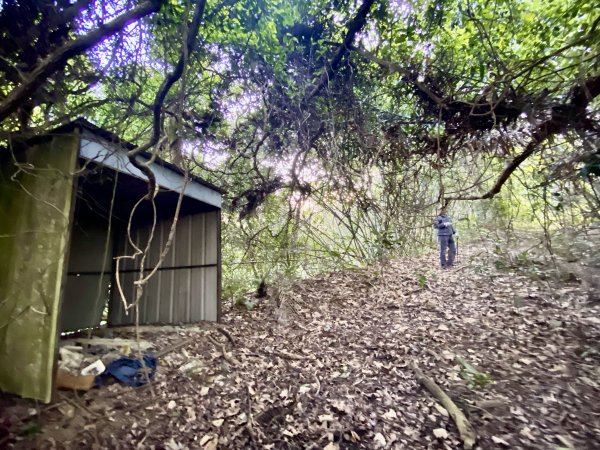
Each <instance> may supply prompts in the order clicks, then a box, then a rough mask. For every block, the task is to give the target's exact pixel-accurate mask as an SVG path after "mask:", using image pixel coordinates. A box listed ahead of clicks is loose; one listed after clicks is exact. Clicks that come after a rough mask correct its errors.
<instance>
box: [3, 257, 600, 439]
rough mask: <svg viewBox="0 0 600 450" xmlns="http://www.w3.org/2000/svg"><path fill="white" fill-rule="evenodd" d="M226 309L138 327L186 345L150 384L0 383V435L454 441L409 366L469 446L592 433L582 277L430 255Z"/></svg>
mask: <svg viewBox="0 0 600 450" xmlns="http://www.w3.org/2000/svg"><path fill="white" fill-rule="evenodd" d="M224 309H225V314H224V317H223V323H222V324H221V325H220V326H221V328H222V330H225V331H224V332H222V331H219V330H218V329H217V327H216V326H215V325H213V324H198V325H194V326H187V327H145V328H143V329H142V333H141V335H142V338H143V339H147V340H150V341H152V342H154V343H155V345H156V347H157V349H158V350H159V351H160V350H161V349H169V348H171V347H172V346H174V345H176V344H178V343H182V342H183V343H184V344H185V345H183V346H182V347H180V348H178V349H176V350H173V351H171V352H170V353H167V354H166V355H165V356H163V357H162V358H160V361H159V369H158V372H157V375H156V377H155V379H154V381H153V382H152V383H151V384H150V385H148V386H145V387H142V388H138V389H132V388H129V387H126V386H123V385H120V384H112V385H110V386H106V387H103V388H101V389H93V390H91V391H89V392H86V393H75V392H61V394H60V396H59V397H58V399H57V402H56V403H54V404H52V405H36V404H35V403H34V402H31V401H25V400H21V399H16V398H14V397H10V396H6V395H5V396H2V397H0V408H2V414H1V418H0V447H7V448H19V449H23V448H36V449H50V448H60V449H62V448H68V449H75V448H82V449H100V448H115V449H116V448H126V449H130V448H154V449H169V450H173V449H207V450H210V449H217V448H218V449H248V448H262V449H301V448H303V449H304V448H305V449H327V450H333V449H338V448H340V449H377V448H392V449H458V448H462V446H463V443H462V440H461V436H460V435H459V433H458V431H457V428H456V426H455V423H454V421H453V419H452V418H451V417H449V413H448V410H447V409H446V408H443V407H442V406H441V405H440V403H439V401H438V400H436V399H435V398H434V397H433V396H432V395H431V393H430V392H429V391H428V390H427V389H425V388H424V387H423V386H422V385H421V384H420V383H419V382H418V381H417V378H416V376H415V370H414V367H415V366H416V367H417V368H418V369H420V370H421V371H422V372H423V373H424V374H425V375H426V376H428V377H430V378H431V379H433V380H435V382H437V384H438V385H439V386H440V387H441V388H442V389H443V390H444V391H445V392H446V393H447V394H448V395H449V396H450V397H451V398H452V399H453V401H454V403H455V404H456V406H457V407H458V408H459V409H460V410H462V411H463V412H464V414H465V415H466V416H467V417H468V420H469V421H470V423H471V425H472V427H473V429H474V430H475V432H476V434H477V444H476V448H480V449H485V450H487V449H505V448H513V449H519V448H522V449H556V450H558V449H598V448H600V364H599V363H600V346H599V338H600V314H599V312H600V306H599V305H597V304H591V303H589V301H588V298H587V296H586V295H584V293H583V292H582V291H581V288H580V286H579V285H578V284H572V285H565V284H562V285H555V284H552V283H548V282H542V281H533V280H532V279H530V278H526V277H524V276H520V275H517V274H514V273H511V272H507V271H497V270H495V269H492V268H490V265H489V262H488V261H487V259H486V258H485V257H484V256H482V255H481V254H474V253H471V254H470V255H467V256H465V257H462V261H461V262H460V263H459V266H458V267H457V268H455V269H453V270H447V271H442V270H440V269H437V268H436V263H435V256H434V255H432V256H429V257H424V258H416V259H406V260H401V261H393V262H391V263H389V264H386V265H384V266H381V267H375V268H370V269H368V270H356V271H347V272H339V273H333V274H330V275H327V276H323V277H321V278H316V279H310V280H305V281H302V282H298V283H293V284H287V285H283V286H280V287H279V288H278V289H277V290H276V292H272V293H271V296H270V298H268V299H266V300H262V301H260V302H259V303H258V304H257V306H256V307H255V308H254V309H252V310H251V311H247V310H245V309H242V308H235V307H233V306H231V305H226V307H225V308H224ZM118 334H120V335H122V336H124V337H131V335H132V334H131V331H121V332H119V333H118ZM190 338H191V340H189V341H186V340H188V339H190ZM457 356H458V357H459V359H457ZM459 360H460V361H463V364H460V363H459V362H458V361H459Z"/></svg>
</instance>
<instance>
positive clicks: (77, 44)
mask: <svg viewBox="0 0 600 450" xmlns="http://www.w3.org/2000/svg"><path fill="white" fill-rule="evenodd" d="M161 4H162V0H146V1H144V2H143V3H141V4H139V5H138V6H136V7H135V8H133V9H131V10H129V11H127V12H125V13H123V14H121V15H120V16H118V17H116V18H115V19H113V20H111V21H110V22H108V23H106V24H104V25H101V26H100V27H98V28H96V29H94V30H92V31H90V32H89V33H87V34H85V35H83V36H80V37H78V38H77V39H75V40H72V41H70V42H67V43H66V44H64V45H62V46H61V47H59V48H57V49H56V50H55V51H54V52H52V53H50V54H49V55H48V56H47V57H46V58H44V59H43V60H42V61H41V62H40V63H39V64H38V65H37V67H36V68H35V69H33V70H32V71H31V72H30V73H29V74H28V75H27V76H26V78H25V79H24V80H23V82H22V83H21V84H19V85H18V86H17V87H15V88H14V89H13V90H12V91H11V92H10V93H9V94H8V95H7V96H6V98H5V99H4V100H3V101H2V103H0V122H3V121H4V120H5V119H6V118H7V117H8V116H10V115H11V114H12V113H13V112H15V111H16V110H17V109H18V108H19V107H20V106H21V104H22V103H23V102H24V101H25V100H26V99H28V98H29V97H30V96H31V95H32V94H33V93H34V92H35V91H36V90H37V89H38V88H39V87H40V86H42V85H43V84H44V83H45V82H46V80H48V78H49V77H50V76H52V75H53V74H54V73H56V72H57V71H59V70H61V69H63V68H64V67H65V66H66V64H67V62H68V61H69V60H70V59H71V58H73V57H75V56H77V55H80V54H82V53H84V52H85V51H87V50H89V49H90V48H92V47H94V46H96V45H97V44H98V43H100V42H101V41H103V40H104V39H106V38H108V37H109V36H112V35H113V34H115V33H117V32H119V31H121V30H122V29H123V28H124V27H125V26H127V25H128V24H130V23H132V22H135V21H136V20H139V19H141V18H142V17H145V16H147V15H149V14H152V13H155V12H157V11H158V10H159V9H160V6H161Z"/></svg>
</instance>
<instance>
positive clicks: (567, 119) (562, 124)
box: [445, 75, 600, 203]
mask: <svg viewBox="0 0 600 450" xmlns="http://www.w3.org/2000/svg"><path fill="white" fill-rule="evenodd" d="M599 95H600V75H598V76H595V77H592V78H590V79H588V80H587V81H586V82H585V83H583V85H579V86H576V87H574V88H573V89H572V90H571V94H570V95H569V99H570V100H569V103H568V104H567V105H563V106H561V107H555V108H554V110H555V111H560V114H556V113H555V112H554V111H553V116H552V118H551V119H549V120H547V121H545V122H543V123H542V124H540V125H538V126H537V127H536V129H535V130H534V132H533V134H532V136H531V141H530V142H529V144H527V146H526V147H525V150H524V151H523V153H521V154H520V155H518V156H516V157H515V158H514V159H513V160H512V161H511V162H510V163H509V164H508V165H507V166H506V167H505V168H504V170H503V171H502V173H501V174H500V176H499V177H498V179H497V180H496V182H495V183H494V186H493V187H492V188H491V189H490V190H489V191H487V192H486V193H485V194H482V195H474V196H457V197H447V198H446V199H445V203H447V202H449V201H451V200H483V199H488V198H492V197H495V196H496V195H498V194H499V193H500V191H501V190H502V186H503V185H504V183H506V181H507V180H508V179H509V178H510V176H511V175H512V174H513V173H514V171H515V170H517V169H518V168H519V166H520V165H521V164H522V163H523V162H524V161H525V160H526V159H527V158H529V157H530V156H531V155H532V154H534V153H535V152H536V150H537V149H538V148H539V147H538V146H539V144H541V143H542V142H544V141H545V140H546V139H548V138H549V137H551V136H553V135H555V134H558V133H560V132H562V131H566V130H568V129H571V128H575V127H577V126H578V125H580V124H582V123H583V122H584V121H585V119H586V117H585V116H586V114H585V110H586V108H587V106H588V104H589V103H590V102H591V101H592V100H593V99H595V98H596V97H598V96H599Z"/></svg>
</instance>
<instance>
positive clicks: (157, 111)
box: [128, 0, 206, 198]
mask: <svg viewBox="0 0 600 450" xmlns="http://www.w3.org/2000/svg"><path fill="white" fill-rule="evenodd" d="M205 6H206V0H200V1H199V2H197V3H196V8H195V10H194V17H193V18H192V22H191V23H190V25H189V29H188V34H187V39H186V41H185V42H184V43H183V45H182V48H181V53H180V55H179V60H178V61H177V64H176V65H175V67H174V68H173V71H172V72H171V73H170V74H169V75H168V76H167V78H165V80H164V81H163V82H162V84H161V86H160V88H159V89H158V92H157V94H156V97H155V98H154V103H153V105H152V136H151V137H150V140H149V141H148V142H146V143H145V144H144V145H140V146H138V147H136V148H134V149H133V150H130V151H129V152H128V157H129V161H130V162H131V164H133V165H134V166H135V167H137V168H138V169H139V170H141V171H142V172H143V173H144V175H146V177H147V178H148V182H149V190H148V198H151V197H152V196H154V191H155V187H156V179H155V177H154V173H153V172H152V170H150V168H149V167H148V166H147V165H146V164H144V163H143V162H140V161H138V160H137V159H136V156H137V155H138V154H140V153H142V152H144V151H146V150H149V149H150V148H152V147H153V146H155V145H156V144H157V143H158V141H159V139H160V135H161V128H162V127H161V118H162V114H161V112H162V110H163V104H164V102H165V98H166V97H167V94H168V93H169V91H170V90H171V88H172V87H173V85H174V84H175V83H176V82H177V80H179V79H180V78H181V76H182V75H183V69H184V67H185V63H186V61H187V58H188V57H189V55H191V53H192V51H193V50H194V46H195V44H196V37H197V36H198V30H199V29H200V22H201V21H202V16H203V15H204V8H205Z"/></svg>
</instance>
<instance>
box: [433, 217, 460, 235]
mask: <svg viewBox="0 0 600 450" xmlns="http://www.w3.org/2000/svg"><path fill="white" fill-rule="evenodd" d="M433 227H434V228H435V229H436V230H437V235H438V236H452V235H453V234H455V231H454V226H453V225H452V219H451V218H450V217H449V216H448V215H447V214H441V215H439V216H437V217H436V218H435V220H434V223H433Z"/></svg>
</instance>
